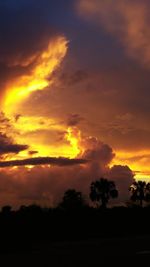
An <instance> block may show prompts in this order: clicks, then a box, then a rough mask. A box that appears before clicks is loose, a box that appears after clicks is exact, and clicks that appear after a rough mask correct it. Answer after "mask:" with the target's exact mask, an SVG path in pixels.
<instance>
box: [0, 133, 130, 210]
mask: <svg viewBox="0 0 150 267" xmlns="http://www.w3.org/2000/svg"><path fill="white" fill-rule="evenodd" d="M83 146H84V147H85V146H86V148H85V149H86V150H85V153H83V157H81V158H80V159H72V160H70V159H64V158H57V159H56V158H41V159H40V158H38V159H34V158H33V159H30V160H29V159H28V160H27V161H26V160H24V161H22V162H21V161H20V162H19V161H16V162H13V163H12V165H17V164H18V165H21V164H32V163H33V165H34V164H35V165H36V164H38V165H39V164H42V166H33V168H29V169H28V168H26V167H23V166H22V167H17V168H16V169H13V168H9V167H8V168H6V169H5V171H4V170H3V169H1V171H0V177H1V179H0V192H1V196H2V197H1V200H0V204H1V205H4V204H8V203H10V204H12V205H13V206H14V207H18V206H19V205H20V204H31V203H37V204H41V205H44V206H45V205H46V206H50V205H56V204H57V203H58V202H59V201H60V200H61V197H62V196H63V193H64V191H65V190H67V189H68V188H75V189H77V190H80V191H82V192H83V194H84V195H85V197H86V199H87V200H89V188H90V184H91V182H92V181H94V180H96V179H99V178H100V177H106V178H109V179H111V180H114V181H115V183H116V186H117V188H118V190H119V191H120V196H119V200H118V203H120V201H127V200H128V199H129V194H128V187H129V185H130V184H131V183H132V182H133V177H134V175H133V173H132V171H131V170H130V169H129V168H128V167H127V166H114V167H112V168H110V167H109V163H110V162H111V159H112V157H113V152H112V150H111V148H110V147H109V149H108V146H107V145H105V144H103V143H102V142H100V141H98V140H95V139H94V138H90V139H89V138H87V139H85V140H83V139H82V148H83ZM89 151H90V158H91V160H88V161H87V160H85V159H84V157H85V155H88V154H89ZM91 155H92V156H91ZM93 155H94V156H93ZM45 163H46V164H49V165H50V167H48V166H47V165H46V166H44V165H43V164H45ZM3 164H4V166H5V167H6V165H7V162H4V163H2V162H1V163H0V166H1V167H2V165H3ZM8 166H10V164H8ZM3 192H5V194H3Z"/></svg>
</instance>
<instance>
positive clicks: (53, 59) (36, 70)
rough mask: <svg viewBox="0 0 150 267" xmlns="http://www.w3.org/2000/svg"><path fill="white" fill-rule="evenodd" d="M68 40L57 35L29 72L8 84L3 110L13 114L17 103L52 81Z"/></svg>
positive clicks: (65, 50) (64, 53)
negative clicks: (51, 77) (51, 76)
mask: <svg viewBox="0 0 150 267" xmlns="http://www.w3.org/2000/svg"><path fill="white" fill-rule="evenodd" d="M67 43H68V42H67V40H66V39H65V38H64V37H57V39H55V40H53V41H51V42H50V43H49V45H48V48H47V49H46V50H45V51H43V52H42V53H41V54H40V55H39V56H38V58H37V60H36V63H35V66H34V67H33V69H32V71H31V72H30V73H29V74H25V75H23V76H21V77H19V78H17V79H16V80H13V81H11V82H9V83H8V84H7V88H6V94H5V97H4V99H3V103H4V104H3V110H4V112H5V113H6V114H8V115H11V114H12V112H14V111H15V110H16V104H17V103H20V102H21V101H22V100H24V99H25V98H26V97H28V96H29V95H30V94H31V93H32V92H33V91H37V90H43V89H44V88H46V87H47V86H49V85H50V84H51V83H52V80H50V75H51V74H52V73H53V71H54V70H55V69H56V68H57V67H59V65H60V63H61V61H62V59H63V58H64V56H65V55H66V52H67Z"/></svg>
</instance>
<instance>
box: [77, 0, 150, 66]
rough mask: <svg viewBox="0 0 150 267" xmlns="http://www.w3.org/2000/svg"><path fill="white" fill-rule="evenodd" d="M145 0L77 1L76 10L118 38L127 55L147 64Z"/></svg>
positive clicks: (149, 63) (148, 5)
mask: <svg viewBox="0 0 150 267" xmlns="http://www.w3.org/2000/svg"><path fill="white" fill-rule="evenodd" d="M149 8H150V3H149V1H147V0H143V1H140V0H136V1H130V0H106V1H103V0H79V6H78V9H79V12H80V13H81V14H82V15H84V16H85V17H86V18H87V17H88V18H90V19H92V20H94V21H96V22H97V23H98V24H99V25H101V26H102V27H103V26H104V27H105V28H106V29H107V30H108V31H109V32H110V33H112V34H114V35H115V36H117V37H118V38H119V40H120V41H121V42H122V44H123V45H124V47H125V48H126V49H127V51H128V53H129V55H130V56H132V57H134V58H136V59H137V60H139V61H140V62H141V63H143V64H145V65H147V66H148V67H149V66H150V45H149V43H150V34H149V23H150V19H149Z"/></svg>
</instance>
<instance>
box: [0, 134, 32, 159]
mask: <svg viewBox="0 0 150 267" xmlns="http://www.w3.org/2000/svg"><path fill="white" fill-rule="evenodd" d="M26 149H28V146H27V145H20V144H14V143H13V141H12V140H11V139H10V138H9V137H7V136H6V135H5V134H3V133H0V155H4V154H8V153H14V154H18V153H19V152H21V151H23V150H26Z"/></svg>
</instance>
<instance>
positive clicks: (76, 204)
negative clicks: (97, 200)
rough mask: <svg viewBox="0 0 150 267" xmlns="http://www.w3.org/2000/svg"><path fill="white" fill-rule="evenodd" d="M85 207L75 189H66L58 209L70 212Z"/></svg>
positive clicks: (82, 199) (80, 194)
mask: <svg viewBox="0 0 150 267" xmlns="http://www.w3.org/2000/svg"><path fill="white" fill-rule="evenodd" d="M83 206H85V201H84V198H83V196H82V193H81V192H78V191H76V190H75V189H68V190H67V191H66V192H65V193H64V196H63V199H62V202H61V203H60V207H62V208H64V209H67V210H72V209H79V208H82V207H83Z"/></svg>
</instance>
